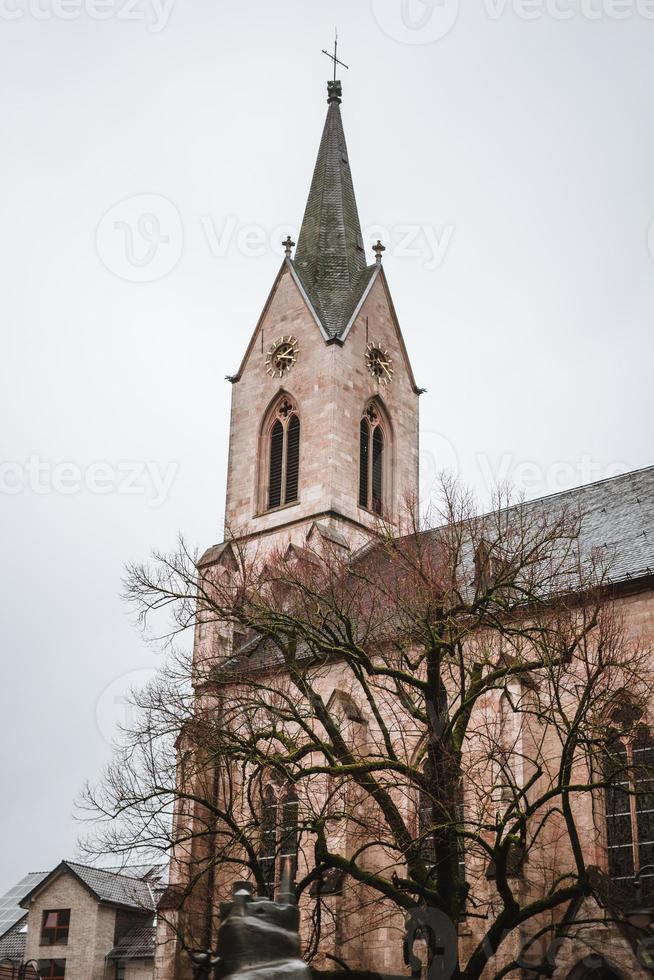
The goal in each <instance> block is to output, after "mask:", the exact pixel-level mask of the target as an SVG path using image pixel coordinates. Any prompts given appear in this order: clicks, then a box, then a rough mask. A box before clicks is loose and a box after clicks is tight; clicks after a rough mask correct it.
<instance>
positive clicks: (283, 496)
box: [267, 396, 300, 510]
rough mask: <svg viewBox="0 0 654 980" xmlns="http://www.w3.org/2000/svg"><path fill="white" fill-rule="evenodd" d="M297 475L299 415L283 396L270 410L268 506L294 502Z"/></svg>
mask: <svg viewBox="0 0 654 980" xmlns="http://www.w3.org/2000/svg"><path fill="white" fill-rule="evenodd" d="M299 477H300V418H299V416H298V413H297V408H296V407H295V405H294V404H293V402H292V401H291V399H290V398H288V397H287V396H285V397H284V398H282V399H281V401H280V402H279V403H278V405H277V407H276V409H275V411H274V412H273V416H272V424H271V426H270V428H269V429H268V490H267V507H268V510H274V509H275V508H276V507H284V506H285V505H286V504H294V503H296V502H297V499H298V491H299Z"/></svg>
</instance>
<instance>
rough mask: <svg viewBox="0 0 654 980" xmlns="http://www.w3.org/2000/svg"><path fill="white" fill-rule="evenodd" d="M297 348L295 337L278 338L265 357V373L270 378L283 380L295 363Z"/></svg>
mask: <svg viewBox="0 0 654 980" xmlns="http://www.w3.org/2000/svg"><path fill="white" fill-rule="evenodd" d="M298 351H299V347H298V343H297V340H296V339H295V337H280V339H279V340H276V341H275V343H274V344H273V345H272V347H271V348H270V350H269V351H268V354H267V356H266V371H267V372H268V374H269V375H270V377H271V378H283V377H284V375H285V374H287V373H288V372H289V371H290V370H291V368H292V367H293V365H294V364H295V362H296V361H297V355H298Z"/></svg>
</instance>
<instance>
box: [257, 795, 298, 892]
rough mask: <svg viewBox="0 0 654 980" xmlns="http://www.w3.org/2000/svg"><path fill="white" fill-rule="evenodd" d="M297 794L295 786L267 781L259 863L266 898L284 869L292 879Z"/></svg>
mask: <svg viewBox="0 0 654 980" xmlns="http://www.w3.org/2000/svg"><path fill="white" fill-rule="evenodd" d="M298 839H299V830H298V798H297V793H296V791H295V787H294V786H289V787H288V788H287V789H286V791H285V792H284V791H283V789H282V787H280V786H276V785H274V784H273V783H268V785H267V786H266V788H265V789H264V791H263V798H262V801H261V842H260V845H259V866H260V868H261V871H262V873H263V877H264V880H265V882H266V893H267V895H268V897H269V898H274V897H275V892H276V891H277V889H278V888H279V885H280V883H281V880H282V875H283V873H284V869H285V868H286V869H287V870H288V872H289V873H290V876H291V881H292V882H293V881H295V877H296V873H297V853H298Z"/></svg>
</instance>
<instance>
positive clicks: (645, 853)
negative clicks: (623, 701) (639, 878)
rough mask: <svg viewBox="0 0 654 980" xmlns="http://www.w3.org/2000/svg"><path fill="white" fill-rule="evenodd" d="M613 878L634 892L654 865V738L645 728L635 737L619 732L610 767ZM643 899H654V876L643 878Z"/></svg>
mask: <svg viewBox="0 0 654 980" xmlns="http://www.w3.org/2000/svg"><path fill="white" fill-rule="evenodd" d="M604 774H605V778H606V781H607V783H608V786H607V789H606V791H605V796H606V839H607V840H606V842H607V849H608V863H609V876H610V878H611V880H612V881H613V882H614V884H615V885H616V887H617V888H618V889H621V890H622V889H630V888H632V886H633V879H634V876H635V875H636V874H639V872H640V870H641V868H645V867H646V866H647V865H652V864H653V863H654V739H652V736H651V735H650V733H649V731H648V729H647V728H644V727H640V728H639V729H638V730H637V731H636V734H635V736H634V737H632V738H626V737H624V736H619V735H618V734H617V733H616V735H615V738H614V739H613V741H612V742H611V744H610V746H609V749H608V753H607V756H606V760H605V765H604ZM643 897H644V898H646V899H647V900H648V901H651V900H652V898H654V875H653V874H652V871H651V869H650V871H649V873H647V872H646V873H645V874H644V875H643Z"/></svg>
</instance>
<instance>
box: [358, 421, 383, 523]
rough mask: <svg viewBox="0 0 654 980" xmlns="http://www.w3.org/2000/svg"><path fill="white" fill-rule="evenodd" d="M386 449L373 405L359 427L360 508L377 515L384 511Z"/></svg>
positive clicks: (379, 422)
mask: <svg viewBox="0 0 654 980" xmlns="http://www.w3.org/2000/svg"><path fill="white" fill-rule="evenodd" d="M384 448H385V440H384V430H383V428H382V425H381V419H380V417H379V412H378V410H377V409H376V408H375V406H374V405H372V404H371V405H369V406H368V408H367V409H366V411H365V413H364V415H363V418H362V419H361V423H360V426H359V506H360V507H366V508H367V509H368V510H372V511H374V512H375V514H381V513H382V512H383V510H384Z"/></svg>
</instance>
